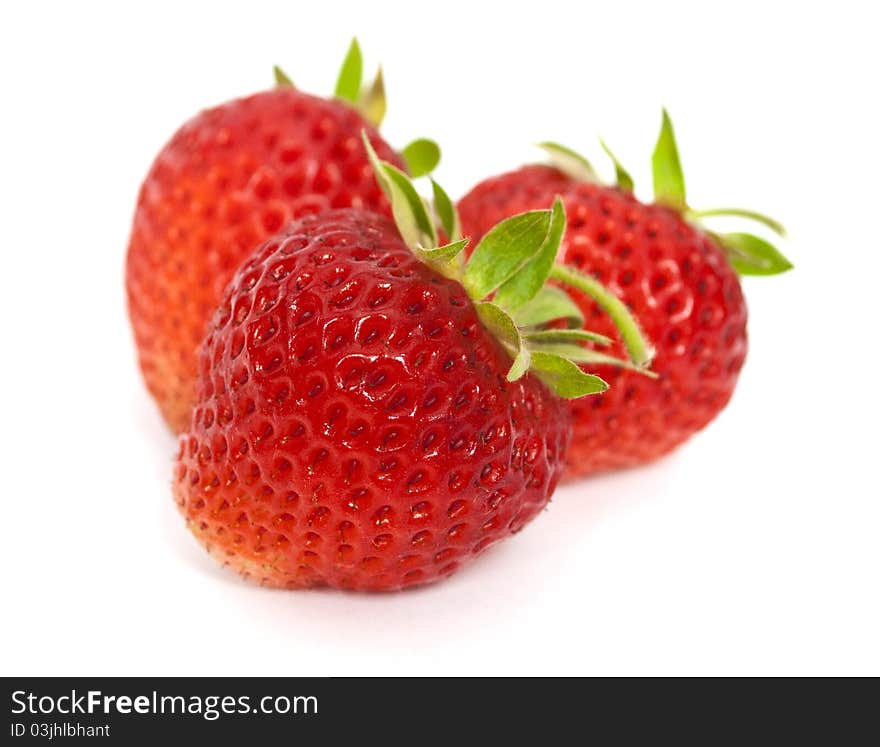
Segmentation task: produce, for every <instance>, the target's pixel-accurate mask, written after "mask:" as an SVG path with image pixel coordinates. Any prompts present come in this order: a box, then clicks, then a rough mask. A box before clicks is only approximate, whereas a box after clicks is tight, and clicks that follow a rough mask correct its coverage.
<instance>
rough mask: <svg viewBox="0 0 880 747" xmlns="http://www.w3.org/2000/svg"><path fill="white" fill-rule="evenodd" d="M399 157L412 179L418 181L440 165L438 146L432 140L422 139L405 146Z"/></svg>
mask: <svg viewBox="0 0 880 747" xmlns="http://www.w3.org/2000/svg"><path fill="white" fill-rule="evenodd" d="M401 155H402V156H403V160H404V161H405V162H406V167H407V169H408V170H409V173H410V175H411V176H412V178H413V179H418V178H419V177H420V176H425V174H430V173H431V172H432V171H433V170H434V169H435V168H437V164H438V163H440V146H439V145H437V143H435V142H434V141H433V140H428V139H427V138H423V137H422V138H419V139H418V140H413V141H412V142H411V143H410V144H409V145H407V146H406V147H405V148H404V149H403V151H402V152H401Z"/></svg>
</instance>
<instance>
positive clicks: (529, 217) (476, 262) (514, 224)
mask: <svg viewBox="0 0 880 747" xmlns="http://www.w3.org/2000/svg"><path fill="white" fill-rule="evenodd" d="M549 226H550V211H549V210H531V211H529V212H527V213H521V214H520V215H514V216H512V217H510V218H506V219H505V220H503V221H501V222H500V223H498V224H497V225H495V226H493V227H492V228H491V229H489V231H488V232H487V233H486V234H485V235H484V236H483V238H482V239H481V240H480V243H479V244H477V247H476V248H475V249H474V253H473V254H472V255H471V258H470V261H469V262H468V263H467V266H466V267H465V271H464V276H463V278H462V285H464V287H465V290H466V291H467V292H468V295H469V296H470V297H471V298H473V299H482V298H485V297H486V296H487V295H489V294H490V293H492V291H494V290H495V289H497V288H498V287H499V286H500V285H502V284H503V283H505V282H506V281H507V280H509V279H510V278H511V277H513V275H514V273H516V272H517V271H519V269H520V268H521V267H522V266H523V265H525V264H526V263H527V262H528V261H529V260H530V259H531V258H532V257H534V256H535V254H536V253H537V252H538V251H539V250H540V249H541V247H542V246H543V244H544V241H545V239H546V236H547V229H548V228H549Z"/></svg>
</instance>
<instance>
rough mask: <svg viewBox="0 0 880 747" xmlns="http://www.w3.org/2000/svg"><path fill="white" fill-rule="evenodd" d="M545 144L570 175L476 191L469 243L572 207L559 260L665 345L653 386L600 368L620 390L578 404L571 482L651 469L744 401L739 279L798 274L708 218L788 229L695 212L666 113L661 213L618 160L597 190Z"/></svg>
mask: <svg viewBox="0 0 880 747" xmlns="http://www.w3.org/2000/svg"><path fill="white" fill-rule="evenodd" d="M545 147H546V148H547V149H548V150H549V151H550V152H551V154H552V155H553V156H554V157H555V161H556V163H557V164H558V165H559V166H561V168H554V167H549V166H526V167H524V168H521V169H519V170H518V171H513V172H510V173H507V174H503V175H501V176H497V177H494V178H492V179H488V180H486V181H484V182H482V183H481V184H479V185H477V186H476V187H475V188H474V189H473V190H471V192H470V193H469V194H467V195H466V196H465V197H464V198H463V199H462V200H461V202H460V203H459V209H460V212H461V220H462V225H463V230H464V234H465V235H467V236H470V237H472V238H474V239H478V238H479V237H480V236H482V235H483V234H484V233H485V232H486V230H487V229H488V228H489V227H490V226H492V225H493V224H494V223H496V222H497V221H499V220H500V219H502V218H504V217H506V216H508V215H513V214H515V213H519V212H522V211H523V210H531V209H536V208H546V207H548V206H549V205H550V204H551V203H552V202H553V200H554V199H555V198H556V197H557V196H560V197H561V198H562V200H563V202H564V203H565V207H566V212H567V215H568V225H567V230H566V234H565V240H564V241H563V243H562V247H561V251H560V254H559V257H558V259H559V261H560V262H562V263H563V264H565V265H566V266H568V267H572V268H577V269H578V270H582V271H583V272H584V273H585V274H588V275H590V276H592V277H593V278H596V279H598V280H600V281H602V282H603V283H606V284H607V286H608V287H609V288H610V289H611V290H613V291H614V293H615V294H616V296H617V297H619V298H620V299H622V300H623V301H624V302H625V304H626V306H627V307H629V309H631V310H632V312H633V314H634V316H635V317H636V318H637V319H638V320H639V322H640V323H641V324H642V326H643V329H644V331H645V333H646V335H647V337H648V338H649V339H650V340H651V341H652V342H653V343H654V345H655V346H656V358H655V359H654V364H653V368H654V370H655V371H656V372H657V374H659V378H657V379H656V380H651V379H648V378H646V377H644V376H641V375H639V374H638V373H635V372H633V371H631V370H627V369H625V368H620V367H612V366H605V367H602V368H601V369H598V370H599V371H600V373H601V375H602V377H603V378H605V379H607V380H608V382H609V383H610V384H611V385H612V386H611V388H610V389H609V391H607V392H605V393H604V394H601V395H599V396H597V397H591V398H589V399H585V400H576V401H574V402H573V403H572V405H571V407H572V412H573V414H574V435H573V438H572V445H571V448H570V449H569V451H568V467H567V471H566V477H569V478H570V477H577V476H581V475H587V474H590V473H593V472H597V471H601V470H607V469H613V468H618V467H629V466H633V465H637V464H642V463H645V462H650V461H651V460H653V459H656V458H657V457H660V456H662V455H664V454H666V453H668V452H669V451H671V450H672V449H674V448H675V447H676V446H678V445H679V444H681V443H682V442H683V441H685V440H686V439H688V438H689V437H690V436H691V435H692V434H694V433H695V432H697V431H698V430H700V429H701V428H703V427H704V426H705V425H707V424H708V423H709V422H710V421H711V420H712V419H713V418H714V417H715V416H716V415H717V414H718V412H719V411H720V410H721V409H722V408H723V407H724V406H725V405H726V404H727V402H728V400H729V399H730V397H731V395H732V394H733V390H734V387H735V385H736V381H737V377H738V376H739V372H740V368H741V367H742V365H743V361H744V360H745V356H746V347H747V344H746V306H745V302H744V300H743V295H742V291H741V288H740V283H739V279H738V277H737V271H738V272H740V273H743V274H772V273H775V272H782V271H784V270H786V269H788V268H790V267H791V265H790V264H789V263H788V261H787V260H786V259H785V258H784V257H782V255H781V254H779V252H778V251H777V250H776V249H775V248H774V247H772V246H771V245H770V244H768V243H767V242H766V241H764V240H763V239H759V238H758V237H755V236H751V235H749V234H726V235H719V234H714V233H711V232H709V231H707V230H705V229H704V228H703V227H702V226H701V225H700V224H699V223H698V220H699V219H702V218H706V217H710V216H713V215H737V216H740V217H747V218H752V219H755V220H758V221H760V222H762V223H764V224H765V225H766V226H768V227H770V228H771V229H773V230H776V231H779V232H781V227H780V226H779V225H778V224H777V223H775V222H774V221H771V220H770V219H768V218H766V217H765V216H762V215H759V214H756V213H752V212H749V211H741V210H725V209H722V210H711V211H694V210H691V209H690V208H688V206H687V203H686V201H685V192H684V180H683V177H682V173H681V168H680V165H679V160H678V151H677V148H676V145H675V139H674V136H673V130H672V126H671V123H670V121H669V119H668V116H667V115H666V113H665V112H664V118H663V127H662V130H661V135H660V139H659V140H658V143H657V147H656V149H655V152H654V184H655V198H656V203H655V204H645V203H643V202H640V201H639V200H637V199H636V198H635V197H634V196H633V194H632V180H631V179H630V177H629V175H628V174H627V172H626V171H625V170H624V169H623V167H622V166H620V164H619V163H618V162H617V160H616V159H614V157H613V156H612V159H613V160H614V164H615V167H616V169H617V174H618V185H617V186H616V187H609V186H605V185H602V184H599V183H597V181H596V179H595V173H594V172H593V170H592V167H591V166H590V165H589V164H588V163H587V162H586V161H585V160H584V159H583V158H582V157H580V156H578V155H577V154H575V153H573V152H572V151H569V150H568V149H565V148H562V147H561V146H558V145H555V144H552V143H548V144H545ZM603 147H604V144H603ZM606 151H607V148H606ZM609 155H610V152H609ZM557 277H563V275H561V274H557ZM585 290H590V289H589V288H586V287H585ZM573 297H574V298H575V300H576V301H577V303H578V305H579V306H580V308H581V310H582V311H583V314H584V316H585V318H586V319H587V321H588V323H589V324H590V326H591V327H594V328H595V329H597V330H598V331H600V332H605V333H606V334H611V332H612V329H611V326H610V321H609V318H608V316H607V315H605V314H604V313H602V311H603V309H602V307H603V305H604V304H602V303H598V302H597V299H596V297H595V296H594V294H590V293H583V292H582V293H574V294H573ZM599 300H600V301H601V299H599ZM618 348H619V349H620V350H623V348H624V345H623V344H621V343H620V342H619V343H618ZM634 352H635V353H636V357H638V356H639V351H634Z"/></svg>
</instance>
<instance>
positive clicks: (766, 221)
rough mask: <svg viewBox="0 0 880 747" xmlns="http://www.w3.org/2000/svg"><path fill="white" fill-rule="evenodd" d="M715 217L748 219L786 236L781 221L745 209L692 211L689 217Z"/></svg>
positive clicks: (728, 208)
mask: <svg viewBox="0 0 880 747" xmlns="http://www.w3.org/2000/svg"><path fill="white" fill-rule="evenodd" d="M715 216H725V217H733V218H747V219H748V220H753V221H755V222H757V223H760V224H761V225H763V226H766V227H767V228H769V229H770V230H771V231H773V232H774V233H777V234H779V235H780V236H785V234H786V231H785V226H783V225H782V224H781V223H780V222H779V221H777V220H774V219H773V218H771V217H770V216H769V215H764V214H763V213H758V212H755V211H754V210H744V209H743V208H730V207H722V208H711V209H709V210H690V211H688V214H687V217H688V218H694V219H696V220H700V219H701V218H713V217H715Z"/></svg>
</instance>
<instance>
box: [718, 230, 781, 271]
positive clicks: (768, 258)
mask: <svg viewBox="0 0 880 747" xmlns="http://www.w3.org/2000/svg"><path fill="white" fill-rule="evenodd" d="M712 236H713V238H714V239H715V240H716V241H717V242H718V243H719V244H720V245H721V247H722V248H723V249H724V251H725V253H726V254H727V258H728V260H729V261H730V264H731V266H732V267H733V269H734V270H736V271H737V272H738V273H739V274H740V275H778V274H779V273H782V272H785V271H786V270H790V269H791V268H792V267H794V265H793V264H792V263H791V262H789V260H788V259H787V258H786V257H785V255H783V254H782V252H780V251H779V250H778V249H777V248H776V247H775V246H773V244H771V243H770V242H769V241H765V240H764V239H762V238H760V237H758V236H754V235H752V234H750V233H721V234H712Z"/></svg>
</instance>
